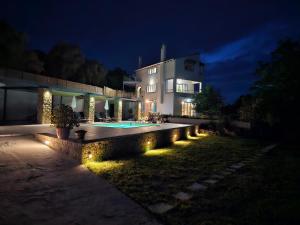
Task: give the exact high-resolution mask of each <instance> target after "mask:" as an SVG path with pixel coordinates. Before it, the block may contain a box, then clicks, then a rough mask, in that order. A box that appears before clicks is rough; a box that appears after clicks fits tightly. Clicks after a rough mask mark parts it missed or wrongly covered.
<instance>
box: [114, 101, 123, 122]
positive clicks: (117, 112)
mask: <svg viewBox="0 0 300 225" xmlns="http://www.w3.org/2000/svg"><path fill="white" fill-rule="evenodd" d="M122 105H123V104H122V99H120V98H118V97H115V99H114V116H115V119H116V121H122Z"/></svg>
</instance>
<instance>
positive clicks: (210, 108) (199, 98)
mask: <svg viewBox="0 0 300 225" xmlns="http://www.w3.org/2000/svg"><path fill="white" fill-rule="evenodd" d="M193 103H194V104H195V110H196V112H198V113H202V114H204V115H207V116H209V117H213V116H219V115H220V113H221V109H222V107H223V105H224V102H223V99H222V96H221V95H220V93H219V92H218V91H216V90H215V89H214V88H213V87H212V86H209V85H207V86H206V87H205V88H204V89H203V90H202V92H201V93H199V94H197V95H195V97H194V101H193Z"/></svg>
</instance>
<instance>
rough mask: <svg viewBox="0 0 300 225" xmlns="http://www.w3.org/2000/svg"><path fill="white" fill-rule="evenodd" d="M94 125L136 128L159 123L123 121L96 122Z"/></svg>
mask: <svg viewBox="0 0 300 225" xmlns="http://www.w3.org/2000/svg"><path fill="white" fill-rule="evenodd" d="M93 126H95V127H109V128H137V127H154V126H159V124H154V123H136V122H123V123H97V124H94V125H93Z"/></svg>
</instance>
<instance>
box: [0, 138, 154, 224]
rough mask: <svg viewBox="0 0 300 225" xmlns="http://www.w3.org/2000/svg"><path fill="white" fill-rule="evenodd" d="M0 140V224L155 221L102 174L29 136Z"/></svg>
mask: <svg viewBox="0 0 300 225" xmlns="http://www.w3.org/2000/svg"><path fill="white" fill-rule="evenodd" d="M4 142H8V143H9V144H8V145H1V144H2V143H4ZM0 146H2V147H1V148H0V164H1V165H5V167H3V168H5V169H2V167H1V172H0V184H1V185H0V199H1V201H0V209H1V210H0V224H11V225H12V224H30V225H64V224H78V225H79V224H80V225H90V224H103V225H127V224H128V225H132V224H143V225H158V224H159V223H158V222H157V221H156V220H155V219H154V218H153V217H152V215H150V214H149V213H148V212H147V211H146V210H145V209H143V208H142V207H141V206H140V205H138V204H137V203H135V202H134V201H132V200H131V199H129V198H128V197H127V196H125V195H124V194H123V193H121V192H120V191H119V190H117V189H116V188H115V187H114V186H112V185H111V184H109V183H108V182H106V181H105V180H104V179H102V178H101V177H98V176H96V175H94V174H93V173H91V172H90V171H88V170H87V169H86V168H85V167H83V166H80V165H78V164H77V163H76V162H75V161H73V160H71V159H70V158H69V157H68V156H66V155H64V154H60V153H58V152H56V151H54V150H51V149H50V148H49V147H47V146H46V145H43V144H41V143H39V142H37V141H35V140H33V139H32V138H31V137H13V138H8V137H5V138H0ZM3 146H4V147H3Z"/></svg>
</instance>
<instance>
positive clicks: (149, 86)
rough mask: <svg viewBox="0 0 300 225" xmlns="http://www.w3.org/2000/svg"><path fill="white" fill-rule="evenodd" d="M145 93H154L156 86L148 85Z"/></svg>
mask: <svg viewBox="0 0 300 225" xmlns="http://www.w3.org/2000/svg"><path fill="white" fill-rule="evenodd" d="M147 92H148V93H149V92H150V93H151V92H156V84H150V85H148V86H147Z"/></svg>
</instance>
